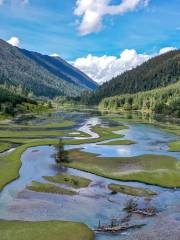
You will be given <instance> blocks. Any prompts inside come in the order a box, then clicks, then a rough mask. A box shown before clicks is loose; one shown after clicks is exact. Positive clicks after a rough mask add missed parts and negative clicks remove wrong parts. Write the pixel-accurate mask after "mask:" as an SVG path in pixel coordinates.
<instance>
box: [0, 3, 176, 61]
mask: <svg viewBox="0 0 180 240" xmlns="http://www.w3.org/2000/svg"><path fill="white" fill-rule="evenodd" d="M77 1H78V0H0V38H2V39H4V40H8V39H10V38H11V37H13V36H15V37H17V38H19V40H20V43H21V47H22V48H26V49H30V50H35V51H38V52H41V53H44V54H52V53H58V54H59V55H60V56H61V57H63V58H64V59H66V60H68V61H74V60H75V59H77V58H82V57H85V56H87V55H88V54H92V55H93V56H99V57H100V56H103V55H108V56H109V55H112V56H116V57H118V56H119V55H120V53H121V52H123V51H124V49H135V50H136V51H137V52H138V53H143V54H154V53H156V52H158V51H159V49H161V48H164V47H167V46H169V47H176V48H180V1H179V0H172V1H168V0H149V1H147V0H124V1H125V2H129V3H133V1H139V2H141V4H139V5H138V4H137V6H135V7H134V8H133V9H131V10H122V9H121V10H122V12H121V13H120V12H117V11H116V12H113V13H112V12H111V13H110V14H104V15H101V16H100V18H101V19H100V22H98V23H97V22H95V23H93V24H97V25H96V26H95V25H93V30H92V29H91V32H90V33H88V34H86V33H85V34H82V32H81V33H80V32H79V31H80V30H78V28H80V25H81V24H83V23H82V21H83V17H84V15H83V14H81V15H80V14H79V15H78V14H76V15H75V12H74V10H75V9H77ZM80 1H82V2H83V1H84V2H85V1H86V3H87V1H92V0H79V2H80ZM96 1H97V2H98V1H99V0H94V2H96ZM100 1H101V2H102V1H104V2H108V3H107V5H114V6H117V5H120V4H121V3H122V0H112V1H110V0H100ZM120 7H122V6H120ZM116 10H117V9H116ZM121 10H118V11H121ZM108 11H109V10H108ZM86 13H87V12H86ZM84 14H85V12H84ZM97 17H99V15H98V16H97ZM97 21H98V20H97ZM88 24H89V22H88ZM88 24H86V22H85V27H86V26H87V25H88ZM98 24H99V25H98ZM100 25H101V26H100ZM96 30H98V31H96ZM83 31H84V32H86V30H83Z"/></svg>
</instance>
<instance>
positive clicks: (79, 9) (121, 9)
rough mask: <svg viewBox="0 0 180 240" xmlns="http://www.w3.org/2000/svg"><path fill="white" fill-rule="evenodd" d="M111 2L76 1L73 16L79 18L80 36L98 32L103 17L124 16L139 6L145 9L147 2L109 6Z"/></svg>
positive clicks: (125, 0)
mask: <svg viewBox="0 0 180 240" xmlns="http://www.w3.org/2000/svg"><path fill="white" fill-rule="evenodd" d="M111 2H112V0H76V7H75V10H74V14H75V15H76V16H78V17H80V18H81V23H80V25H79V32H80V34H81V35H87V34H90V33H93V32H98V31H100V30H101V29H102V27H103V17H104V16H105V15H118V14H124V13H126V12H129V11H133V10H135V9H136V8H138V7H140V6H143V7H145V6H147V5H148V3H149V0H122V1H121V3H120V4H118V5H111Z"/></svg>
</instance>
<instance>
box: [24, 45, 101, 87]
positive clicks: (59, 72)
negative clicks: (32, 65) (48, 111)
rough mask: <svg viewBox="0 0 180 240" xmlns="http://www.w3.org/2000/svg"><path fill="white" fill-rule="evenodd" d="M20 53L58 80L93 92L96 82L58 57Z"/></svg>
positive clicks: (29, 52) (26, 52)
mask: <svg viewBox="0 0 180 240" xmlns="http://www.w3.org/2000/svg"><path fill="white" fill-rule="evenodd" d="M20 51H21V52H22V53H23V54H24V55H26V56H27V57H29V58H30V59H32V60H33V61H35V62H36V63H37V64H39V65H41V66H42V67H44V68H45V69H46V70H47V71H49V72H50V73H52V74H54V75H55V76H57V77H58V78H60V79H63V80H65V81H67V82H68V83H72V84H75V85H77V86H80V87H82V88H85V89H89V90H95V89H96V87H97V83H96V82H94V81H93V80H92V79H90V78H89V77H88V76H87V75H86V74H84V73H83V72H81V71H80V70H79V69H77V68H75V67H73V66H72V65H70V64H69V63H68V62H66V61H64V60H63V59H62V58H60V57H51V56H48V55H42V54H40V53H37V52H31V51H27V50H25V49H20Z"/></svg>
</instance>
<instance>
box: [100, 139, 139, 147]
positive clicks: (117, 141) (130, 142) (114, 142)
mask: <svg viewBox="0 0 180 240" xmlns="http://www.w3.org/2000/svg"><path fill="white" fill-rule="evenodd" d="M131 144H136V142H134V141H131V140H126V139H124V140H114V141H111V142H106V143H100V144H99V145H113V146H115V145H117V146H118V145H131Z"/></svg>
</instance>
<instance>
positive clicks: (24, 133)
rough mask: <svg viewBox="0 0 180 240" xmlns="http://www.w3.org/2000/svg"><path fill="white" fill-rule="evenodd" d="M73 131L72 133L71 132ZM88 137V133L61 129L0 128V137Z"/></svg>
mask: <svg viewBox="0 0 180 240" xmlns="http://www.w3.org/2000/svg"><path fill="white" fill-rule="evenodd" d="M72 132H73V134H72ZM64 136H66V137H89V135H88V134H86V133H84V132H81V131H77V130H75V131H70V130H66V131H61V130H56V131H55V130H54V131H52V130H49V131H47V130H44V131H42V130H41V131H39V130H33V131H21V130H18V129H17V130H16V131H10V130H0V138H1V139H11V138H40V137H64Z"/></svg>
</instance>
